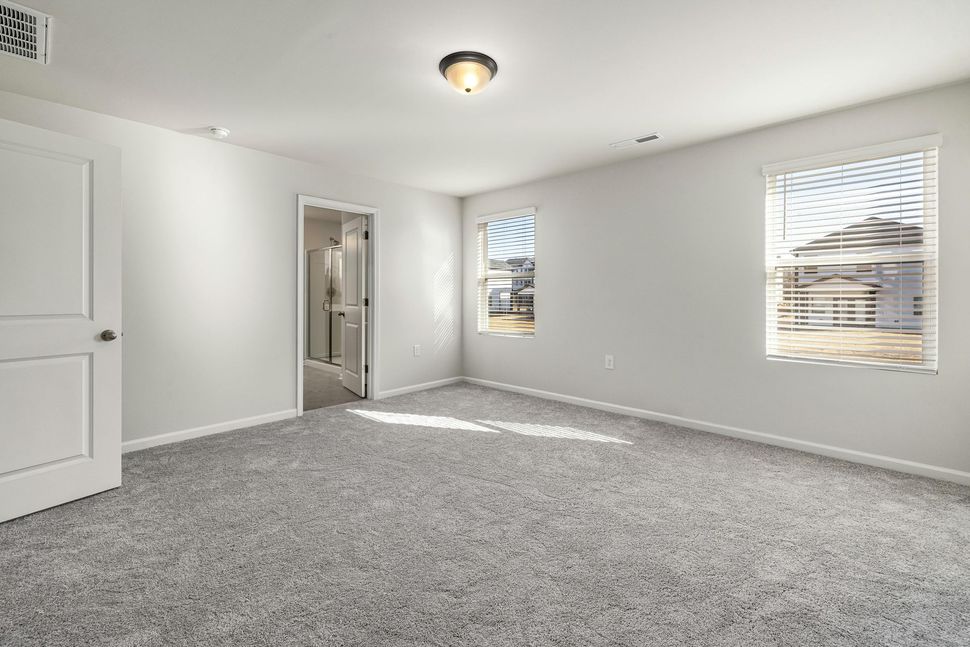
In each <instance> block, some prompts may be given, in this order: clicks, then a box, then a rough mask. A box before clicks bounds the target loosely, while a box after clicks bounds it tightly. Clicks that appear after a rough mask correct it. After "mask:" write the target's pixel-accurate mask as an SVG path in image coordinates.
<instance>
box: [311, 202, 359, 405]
mask: <svg viewBox="0 0 970 647" xmlns="http://www.w3.org/2000/svg"><path fill="white" fill-rule="evenodd" d="M375 219H376V210H374V209H372V208H369V207H362V206H359V205H351V204H346V203H340V202H335V201H332V200H326V199H323V198H314V197H310V196H300V197H299V201H298V214H297V221H298V222H297V224H298V231H299V234H300V235H299V237H298V238H299V241H298V256H299V264H298V274H299V277H298V290H297V319H298V322H299V325H298V351H299V352H298V370H297V391H298V393H297V409H298V411H299V412H300V413H301V414H302V413H303V412H304V411H310V410H312V409H319V408H322V407H328V406H333V405H337V404H343V403H347V402H353V401H355V400H359V399H361V398H365V397H368V396H370V392H371V391H373V387H372V384H371V379H370V377H371V371H372V370H373V369H372V367H371V361H370V357H371V356H372V352H371V348H372V344H371V343H370V342H371V341H372V339H373V335H372V333H371V329H372V325H371V312H372V308H373V301H374V299H373V297H372V296H371V294H372V286H373V278H372V277H373V273H372V271H371V265H372V260H371V259H372V254H370V253H369V247H370V245H371V243H372V236H371V227H372V224H373V221H374V220H375Z"/></svg>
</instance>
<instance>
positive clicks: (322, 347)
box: [306, 245, 344, 366]
mask: <svg viewBox="0 0 970 647" xmlns="http://www.w3.org/2000/svg"><path fill="white" fill-rule="evenodd" d="M342 258H343V248H342V247H341V246H340V245H335V246H333V247H324V248H322V249H313V250H309V251H308V252H307V261H306V263H307V272H306V276H307V307H306V312H307V322H306V326H307V340H306V342H307V357H309V358H310V359H315V360H318V361H321V362H326V363H328V364H334V365H336V366H339V365H340V363H341V357H340V347H341V344H340V342H341V334H342V332H343V326H342V325H341V323H342V322H341V321H340V315H342V314H343V303H344V298H343V294H342V293H341V292H340V283H341V280H342V279H343V276H342V272H343V263H342V262H341V261H342Z"/></svg>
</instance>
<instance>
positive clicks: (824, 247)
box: [792, 216, 923, 256]
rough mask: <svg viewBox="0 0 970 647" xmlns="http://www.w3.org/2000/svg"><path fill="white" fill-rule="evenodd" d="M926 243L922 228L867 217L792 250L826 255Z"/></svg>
mask: <svg viewBox="0 0 970 647" xmlns="http://www.w3.org/2000/svg"><path fill="white" fill-rule="evenodd" d="M922 244H923V228H922V227H919V226H917V225H904V224H903V223H901V222H899V221H896V220H886V219H885V218H876V217H875V216H873V217H871V218H866V219H865V220H863V221H862V222H857V223H855V224H854V225H849V226H848V227H846V228H844V229H841V230H839V231H834V232H832V233H831V234H826V235H825V236H823V237H821V238H818V239H816V240H813V241H812V242H810V243H807V244H805V245H802V246H801V247H796V248H795V249H793V250H792V254H794V255H795V256H802V255H805V254H825V253H829V252H833V251H838V250H840V249H856V248H870V247H909V246H911V245H922Z"/></svg>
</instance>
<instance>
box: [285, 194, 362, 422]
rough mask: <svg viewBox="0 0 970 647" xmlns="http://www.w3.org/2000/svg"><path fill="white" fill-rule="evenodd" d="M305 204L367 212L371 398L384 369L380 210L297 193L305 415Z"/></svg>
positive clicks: (299, 371) (299, 350)
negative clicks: (381, 331)
mask: <svg viewBox="0 0 970 647" xmlns="http://www.w3.org/2000/svg"><path fill="white" fill-rule="evenodd" d="M304 207H321V208H323V209H333V210H334V211H346V212H348V213H355V214H360V215H364V216H367V219H368V220H367V231H368V232H370V235H369V237H368V249H367V294H368V298H369V302H368V307H367V332H366V335H367V343H366V347H365V356H364V363H365V364H367V365H368V367H369V370H368V372H367V375H366V378H365V379H366V384H367V399H368V400H374V399H375V396H376V395H377V393H379V391H378V388H377V384H378V383H377V380H378V378H379V377H380V370H379V367H378V366H377V364H378V362H377V358H378V357H380V348H379V343H380V334H379V330H380V325H379V322H380V312H381V310H380V305H379V304H380V302H381V301H380V281H379V279H378V277H379V276H380V274H379V266H380V265H379V258H380V254H379V253H378V250H379V248H378V245H380V239H381V237H380V223H381V219H380V210H379V209H377V207H369V206H367V205H362V204H354V203H351V202H340V201H338V200H330V199H329V198H318V197H316V196H312V195H305V194H302V193H300V194H297V196H296V415H297V416H302V415H303V360H304V355H305V353H306V337H305V334H306V321H305V319H306V263H305V262H304V258H305V251H304V249H303V246H304V240H303V236H304V223H305V217H304V214H303V211H304Z"/></svg>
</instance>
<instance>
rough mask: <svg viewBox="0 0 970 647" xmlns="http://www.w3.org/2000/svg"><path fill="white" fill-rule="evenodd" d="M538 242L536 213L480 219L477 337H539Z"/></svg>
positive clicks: (527, 210)
mask: <svg viewBox="0 0 970 647" xmlns="http://www.w3.org/2000/svg"><path fill="white" fill-rule="evenodd" d="M535 240H536V210H535V209H531V208H530V209H521V210H517V211H509V212H505V213H500V214H496V215H493V216H482V217H480V218H479V219H478V332H480V333H492V334H499V335H519V336H523V337H532V336H534V335H535V330H536V317H535V295H536V285H535V277H536V252H535Z"/></svg>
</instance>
